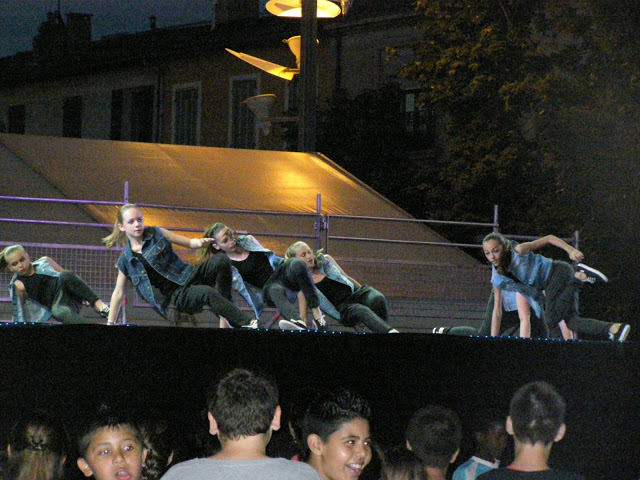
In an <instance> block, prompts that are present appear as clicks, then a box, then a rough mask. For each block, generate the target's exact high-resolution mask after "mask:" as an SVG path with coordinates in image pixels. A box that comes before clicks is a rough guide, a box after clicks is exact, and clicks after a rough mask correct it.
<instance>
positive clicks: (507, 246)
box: [482, 232, 512, 275]
mask: <svg viewBox="0 0 640 480" xmlns="http://www.w3.org/2000/svg"><path fill="white" fill-rule="evenodd" d="M490 240H495V241H497V242H498V244H499V245H500V247H501V248H502V257H501V258H500V265H498V268H496V271H497V272H498V273H499V274H500V275H505V274H506V273H507V272H508V271H509V265H511V257H512V250H511V240H507V239H506V238H505V237H504V236H503V235H502V234H501V233H498V232H492V233H490V234H488V235H487V236H486V237H484V238H483V239H482V243H483V244H484V243H486V242H488V241H490Z"/></svg>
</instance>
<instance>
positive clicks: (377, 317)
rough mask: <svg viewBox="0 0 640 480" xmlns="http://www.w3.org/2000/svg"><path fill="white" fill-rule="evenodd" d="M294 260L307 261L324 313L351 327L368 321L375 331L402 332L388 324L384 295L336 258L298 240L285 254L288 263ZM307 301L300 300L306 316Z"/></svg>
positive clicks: (301, 311) (368, 325)
mask: <svg viewBox="0 0 640 480" xmlns="http://www.w3.org/2000/svg"><path fill="white" fill-rule="evenodd" d="M291 259H300V260H302V261H303V262H305V264H306V266H307V268H308V269H309V271H310V272H311V278H312V279H313V282H314V284H315V286H316V288H317V290H318V292H317V293H318V297H319V298H320V307H321V308H322V310H323V311H324V312H326V313H328V314H329V315H331V316H332V317H335V318H338V319H339V320H340V323H342V324H343V325H345V326H348V327H353V326H355V325H357V324H359V323H364V324H365V325H366V326H367V327H368V328H369V329H370V330H371V331H373V332H377V333H398V331H397V330H396V329H395V328H393V327H391V325H389V324H388V323H387V318H388V307H387V301H386V299H385V298H384V295H382V294H381V293H380V292H379V291H377V290H376V289H374V288H371V287H368V286H366V285H360V284H359V283H358V282H357V281H355V280H354V279H353V278H351V277H349V276H348V275H347V274H346V273H345V272H344V271H343V270H342V268H340V266H339V265H338V263H337V262H336V261H335V260H334V259H333V258H332V257H330V256H329V255H323V254H322V253H321V251H320V250H318V251H317V252H315V253H314V252H313V251H312V250H311V248H309V245H307V244H306V243H304V242H296V243H294V244H292V245H290V246H289V248H288V249H287V254H286V255H285V260H286V262H289V261H291ZM304 303H305V302H304V301H301V302H300V315H301V316H306V305H304Z"/></svg>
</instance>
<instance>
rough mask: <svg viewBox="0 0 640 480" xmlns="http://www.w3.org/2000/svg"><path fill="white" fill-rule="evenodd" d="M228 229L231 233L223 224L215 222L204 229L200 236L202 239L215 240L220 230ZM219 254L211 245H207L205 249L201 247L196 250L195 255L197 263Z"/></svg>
mask: <svg viewBox="0 0 640 480" xmlns="http://www.w3.org/2000/svg"><path fill="white" fill-rule="evenodd" d="M225 228H228V229H229V231H230V232H231V233H233V230H232V229H231V228H229V227H227V226H226V225H225V224H224V223H220V222H216V223H212V224H211V225H209V226H208V227H207V228H205V229H204V233H203V234H202V238H215V236H216V235H217V234H219V233H220V232H221V231H222V230H224V229H225ZM218 253H220V250H218V249H217V248H215V247H214V246H213V245H207V246H206V247H202V248H200V249H199V250H198V254H197V262H198V263H200V262H203V261H205V260H206V259H207V258H209V257H210V256H211V255H216V254H218Z"/></svg>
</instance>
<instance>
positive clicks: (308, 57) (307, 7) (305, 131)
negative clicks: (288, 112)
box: [298, 0, 318, 152]
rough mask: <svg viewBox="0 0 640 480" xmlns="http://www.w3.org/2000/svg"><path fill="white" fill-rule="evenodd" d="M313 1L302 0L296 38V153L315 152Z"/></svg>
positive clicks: (315, 21) (315, 30) (315, 26)
mask: <svg viewBox="0 0 640 480" xmlns="http://www.w3.org/2000/svg"><path fill="white" fill-rule="evenodd" d="M317 8H318V2H317V0H302V33H301V35H300V36H301V39H300V105H299V109H300V115H299V120H298V150H299V151H301V152H315V151H316V126H317V100H318V99H317V97H318V85H317V84H318V82H317V74H318V72H317V63H318V60H317V51H318V47H317V43H316V38H317V37H318V17H317Z"/></svg>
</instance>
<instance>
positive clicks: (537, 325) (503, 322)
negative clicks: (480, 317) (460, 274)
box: [478, 287, 564, 338]
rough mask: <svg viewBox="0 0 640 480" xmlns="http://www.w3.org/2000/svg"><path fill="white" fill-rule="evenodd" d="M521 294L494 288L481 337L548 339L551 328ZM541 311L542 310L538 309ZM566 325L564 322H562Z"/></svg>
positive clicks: (480, 332) (481, 329)
mask: <svg viewBox="0 0 640 480" xmlns="http://www.w3.org/2000/svg"><path fill="white" fill-rule="evenodd" d="M531 310H532V309H531V305H530V304H529V302H528V301H527V299H526V298H525V297H523V296H522V295H521V294H520V293H517V292H514V291H510V290H504V291H503V290H500V289H497V288H495V287H494V288H492V290H491V294H490V295H489V301H488V302H487V311H486V314H485V319H484V321H483V322H482V326H481V327H480V330H479V332H478V334H479V335H493V336H497V335H500V336H505V337H510V336H516V333H517V334H518V335H517V336H519V337H523V338H529V337H534V338H547V337H548V336H549V328H548V327H547V324H546V322H545V321H544V316H542V317H543V318H540V316H539V315H538V314H536V309H533V315H532V314H531V313H532V312H531ZM537 310H538V311H541V309H540V308H538V309H537ZM562 323H563V324H564V322H562Z"/></svg>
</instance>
